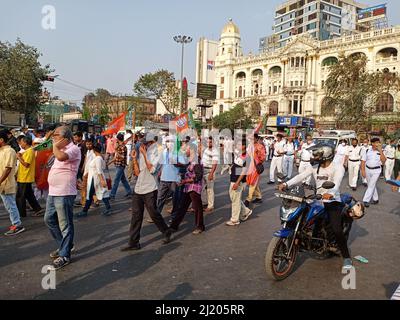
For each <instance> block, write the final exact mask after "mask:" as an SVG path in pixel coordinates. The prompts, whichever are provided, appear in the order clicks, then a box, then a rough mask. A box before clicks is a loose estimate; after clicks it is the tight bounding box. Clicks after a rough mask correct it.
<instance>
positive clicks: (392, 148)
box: [383, 139, 396, 180]
mask: <svg viewBox="0 0 400 320" xmlns="http://www.w3.org/2000/svg"><path fill="white" fill-rule="evenodd" d="M395 142H396V141H395V140H394V139H392V140H390V139H389V140H387V141H386V147H385V149H384V150H383V154H384V155H385V157H386V162H385V179H386V180H390V179H392V175H393V169H394V163H395V158H394V156H395V152H396V144H395Z"/></svg>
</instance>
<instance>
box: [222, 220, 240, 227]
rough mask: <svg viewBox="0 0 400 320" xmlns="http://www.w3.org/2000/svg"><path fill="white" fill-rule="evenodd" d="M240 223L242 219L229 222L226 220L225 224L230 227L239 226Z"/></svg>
mask: <svg viewBox="0 0 400 320" xmlns="http://www.w3.org/2000/svg"><path fill="white" fill-rule="evenodd" d="M239 224H240V221H236V222H235V221H232V220H229V221H228V222H226V223H225V225H226V226H228V227H235V226H238V225H239Z"/></svg>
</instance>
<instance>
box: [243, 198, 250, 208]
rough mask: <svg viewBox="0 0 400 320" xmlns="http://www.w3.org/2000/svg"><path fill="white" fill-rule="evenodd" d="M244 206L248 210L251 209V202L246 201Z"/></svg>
mask: <svg viewBox="0 0 400 320" xmlns="http://www.w3.org/2000/svg"><path fill="white" fill-rule="evenodd" d="M244 205H245V206H246V207H247V208H250V202H249V201H248V200H246V201H245V202H244Z"/></svg>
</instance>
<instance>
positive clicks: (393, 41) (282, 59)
mask: <svg viewBox="0 0 400 320" xmlns="http://www.w3.org/2000/svg"><path fill="white" fill-rule="evenodd" d="M399 51H400V27H393V28H388V29H383V30H375V31H370V32H365V33H360V34H353V35H349V36H343V37H340V38H337V39H332V40H326V41H319V40H316V39H314V38H313V37H312V36H311V35H309V34H308V33H306V34H301V35H296V36H293V37H292V38H291V39H290V40H289V41H288V43H287V44H286V45H285V46H284V47H282V48H280V49H279V50H276V51H274V52H269V53H262V54H259V55H247V56H244V55H243V53H242V49H241V38H240V32H239V28H238V27H237V26H236V25H235V24H234V23H233V22H232V21H230V22H229V23H228V24H227V25H226V26H225V27H224V29H223V31H222V34H221V39H220V43H219V47H218V54H217V57H216V82H215V84H216V85H217V87H218V91H217V100H216V102H215V104H214V107H213V115H214V116H215V115H218V114H220V113H221V112H224V111H227V110H229V109H230V108H231V107H232V106H235V105H236V104H238V103H240V102H244V101H250V100H252V101H253V100H254V101H255V102H254V104H255V107H254V112H255V113H256V115H263V114H266V113H267V114H269V115H270V116H282V115H293V116H302V117H308V118H315V119H316V121H317V124H319V125H320V126H322V127H323V126H332V123H334V119H333V117H332V110H326V108H325V107H324V98H325V91H324V83H325V81H326V79H327V77H328V75H329V66H330V65H332V64H334V63H336V62H337V61H338V58H339V56H340V54H344V55H353V54H362V55H365V56H367V58H368V66H367V67H368V70H370V71H377V70H382V71H389V72H399V70H400V59H399V57H398V53H399ZM381 100H382V101H381V105H380V106H377V114H376V116H377V117H386V116H391V115H392V114H393V113H394V112H398V111H400V105H399V100H400V99H399V94H395V93H392V94H388V95H387V96H385V97H382V99H381Z"/></svg>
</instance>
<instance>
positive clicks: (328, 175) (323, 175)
mask: <svg viewBox="0 0 400 320" xmlns="http://www.w3.org/2000/svg"><path fill="white" fill-rule="evenodd" d="M344 173H345V170H344V167H343V166H341V165H337V164H335V163H334V162H332V163H331V164H330V166H329V167H327V168H322V167H320V168H319V170H318V167H315V168H314V167H311V166H309V167H307V169H306V170H305V171H304V172H302V173H300V174H298V175H297V176H295V177H294V178H293V179H291V180H289V181H288V182H287V183H286V184H287V186H288V187H289V188H290V187H292V186H295V185H297V184H300V183H302V182H303V181H304V180H305V179H306V178H308V177H309V176H311V175H313V176H314V180H315V184H316V187H317V194H325V193H328V194H331V195H333V197H334V199H335V200H336V201H341V199H340V185H341V184H342V180H343V176H344ZM327 181H331V182H333V183H334V184H335V187H334V188H333V189H329V190H327V189H323V188H322V185H323V183H324V182H327ZM323 202H332V200H323Z"/></svg>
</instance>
